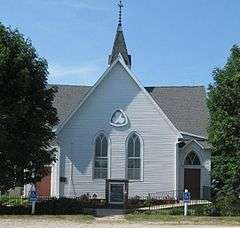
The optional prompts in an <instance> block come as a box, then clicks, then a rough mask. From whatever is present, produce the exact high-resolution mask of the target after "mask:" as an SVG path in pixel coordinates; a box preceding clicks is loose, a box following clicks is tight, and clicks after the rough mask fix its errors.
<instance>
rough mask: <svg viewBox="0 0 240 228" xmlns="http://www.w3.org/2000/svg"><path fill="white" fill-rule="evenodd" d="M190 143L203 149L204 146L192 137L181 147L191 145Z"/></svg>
mask: <svg viewBox="0 0 240 228" xmlns="http://www.w3.org/2000/svg"><path fill="white" fill-rule="evenodd" d="M192 143H196V144H197V145H198V146H199V147H200V148H201V149H202V150H205V148H204V147H203V146H202V145H201V144H200V143H199V142H198V141H197V140H195V139H192V140H190V141H189V142H187V143H186V145H185V146H184V147H183V149H184V148H186V147H187V146H189V145H191V144H192Z"/></svg>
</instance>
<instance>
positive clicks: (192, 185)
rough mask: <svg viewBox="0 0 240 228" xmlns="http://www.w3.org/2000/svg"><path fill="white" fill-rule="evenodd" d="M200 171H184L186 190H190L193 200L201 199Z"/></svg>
mask: <svg viewBox="0 0 240 228" xmlns="http://www.w3.org/2000/svg"><path fill="white" fill-rule="evenodd" d="M200 180H201V170H200V169H184V189H188V191H189V192H190V193H191V198H192V199H200Z"/></svg>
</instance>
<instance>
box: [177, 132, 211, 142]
mask: <svg viewBox="0 0 240 228" xmlns="http://www.w3.org/2000/svg"><path fill="white" fill-rule="evenodd" d="M180 133H181V134H183V135H188V136H192V137H196V138H199V139H206V140H207V138H206V137H203V136H200V135H194V134H191V133H188V132H185V131H180Z"/></svg>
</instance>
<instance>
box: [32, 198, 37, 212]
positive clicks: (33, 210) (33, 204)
mask: <svg viewBox="0 0 240 228" xmlns="http://www.w3.org/2000/svg"><path fill="white" fill-rule="evenodd" d="M35 205H36V202H35V201H32V215H34V214H35Z"/></svg>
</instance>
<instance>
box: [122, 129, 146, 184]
mask: <svg viewBox="0 0 240 228" xmlns="http://www.w3.org/2000/svg"><path fill="white" fill-rule="evenodd" d="M133 134H136V135H137V136H138V138H139V140H140V159H141V167H140V169H141V170H140V175H141V176H140V179H136V180H133V179H131V180H129V179H128V140H129V139H130V137H131V136H132V135H133ZM125 179H126V180H129V182H143V181H144V141H143V138H142V136H141V135H140V134H139V133H138V132H137V131H131V132H130V133H129V134H128V136H127V138H126V140H125Z"/></svg>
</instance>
